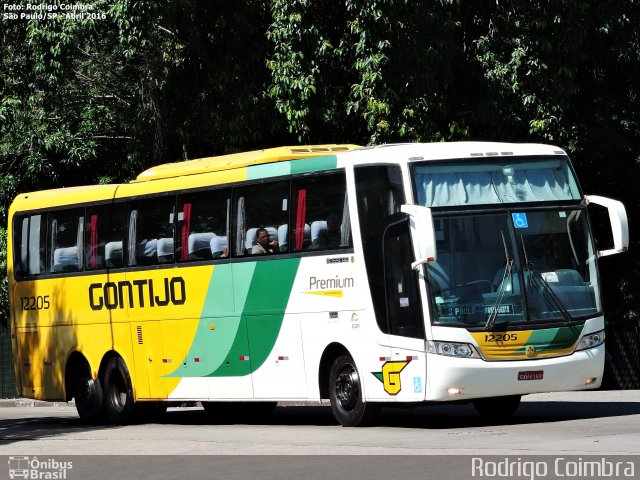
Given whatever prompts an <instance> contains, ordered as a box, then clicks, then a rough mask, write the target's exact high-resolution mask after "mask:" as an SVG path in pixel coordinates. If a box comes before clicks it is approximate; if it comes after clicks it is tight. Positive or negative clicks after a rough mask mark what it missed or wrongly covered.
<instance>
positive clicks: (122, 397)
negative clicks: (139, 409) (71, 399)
mask: <svg viewBox="0 0 640 480" xmlns="http://www.w3.org/2000/svg"><path fill="white" fill-rule="evenodd" d="M103 378H104V389H105V402H104V403H105V410H106V412H107V416H108V417H109V420H110V421H111V422H112V423H115V424H118V425H126V424H128V423H131V421H132V420H133V416H134V415H133V413H134V411H135V408H134V407H135V403H134V400H133V388H132V387H131V377H130V376H129V370H128V369H127V366H126V365H125V363H124V360H122V358H120V357H112V358H111V359H110V360H109V361H108V362H107V364H106V366H105V369H104V377H103Z"/></svg>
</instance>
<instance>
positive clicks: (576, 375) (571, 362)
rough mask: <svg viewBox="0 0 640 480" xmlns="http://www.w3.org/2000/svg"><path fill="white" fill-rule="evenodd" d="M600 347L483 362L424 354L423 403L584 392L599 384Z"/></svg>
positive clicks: (601, 354) (601, 350) (601, 365)
mask: <svg viewBox="0 0 640 480" xmlns="http://www.w3.org/2000/svg"><path fill="white" fill-rule="evenodd" d="M604 352H605V350H604V345H600V346H599V347H596V348H591V349H589V350H583V351H579V352H575V353H573V354H571V355H566V356H562V357H556V358H543V359H535V360H513V361H486V360H483V359H476V358H452V357H446V356H443V355H436V354H427V391H426V398H425V400H427V401H464V400H471V399H474V398H483V397H499V396H507V395H525V394H529V393H543V392H557V391H566V390H587V389H594V388H598V387H599V386H600V385H601V384H602V374H603V370H604V358H605V353H604Z"/></svg>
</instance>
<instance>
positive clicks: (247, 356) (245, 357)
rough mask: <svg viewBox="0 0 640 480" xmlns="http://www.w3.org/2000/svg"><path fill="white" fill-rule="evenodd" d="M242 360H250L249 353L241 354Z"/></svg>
mask: <svg viewBox="0 0 640 480" xmlns="http://www.w3.org/2000/svg"><path fill="white" fill-rule="evenodd" d="M240 360H242V361H243V362H244V361H248V360H249V355H240Z"/></svg>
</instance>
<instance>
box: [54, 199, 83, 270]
mask: <svg viewBox="0 0 640 480" xmlns="http://www.w3.org/2000/svg"><path fill="white" fill-rule="evenodd" d="M47 223H48V231H49V239H50V241H49V268H50V272H51V273H61V272H77V271H80V270H82V266H83V263H84V261H83V258H84V253H83V230H84V208H74V209H70V210H54V211H51V212H49V215H48V222H47Z"/></svg>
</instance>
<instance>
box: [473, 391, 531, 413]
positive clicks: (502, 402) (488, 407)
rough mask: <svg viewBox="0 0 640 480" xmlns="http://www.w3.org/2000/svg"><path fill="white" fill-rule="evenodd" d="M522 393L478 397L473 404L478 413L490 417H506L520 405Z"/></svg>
mask: <svg viewBox="0 0 640 480" xmlns="http://www.w3.org/2000/svg"><path fill="white" fill-rule="evenodd" d="M521 398H522V397H521V396H520V395H511V396H509V397H493V398H478V399H477V400H473V406H474V407H475V408H476V410H477V411H478V413H479V414H480V415H482V416H484V417H489V418H505V417H508V416H509V415H512V414H513V413H515V411H516V410H517V409H518V407H519V406H520V399H521Z"/></svg>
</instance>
